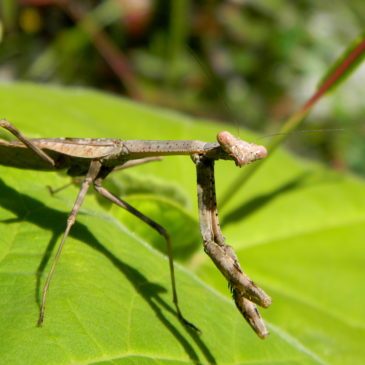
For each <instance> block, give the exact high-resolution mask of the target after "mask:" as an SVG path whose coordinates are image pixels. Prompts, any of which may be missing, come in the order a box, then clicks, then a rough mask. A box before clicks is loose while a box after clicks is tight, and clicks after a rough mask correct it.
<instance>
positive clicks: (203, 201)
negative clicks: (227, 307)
mask: <svg viewBox="0 0 365 365" xmlns="http://www.w3.org/2000/svg"><path fill="white" fill-rule="evenodd" d="M192 159H193V161H194V163H195V164H196V170H197V184H198V205H199V221H200V230H201V234H202V237H203V244H204V250H205V252H206V253H207V254H208V255H209V257H210V258H211V259H212V260H213V262H214V263H215V265H216V266H217V268H218V269H219V270H220V271H221V273H222V274H223V275H224V276H225V278H226V279H227V281H228V284H229V287H230V288H231V291H232V294H233V298H234V301H235V303H236V306H237V308H238V310H239V311H240V312H241V313H242V315H243V316H244V318H245V319H246V320H247V322H248V323H249V324H250V326H251V327H252V328H253V329H254V331H255V332H256V333H257V334H258V335H259V336H260V337H261V338H265V337H266V336H267V335H268V334H269V332H268V331H267V329H266V327H265V324H264V322H263V320H262V318H261V316H260V314H259V312H258V310H257V307H256V305H255V304H254V303H256V304H258V305H261V306H262V307H268V306H269V305H270V304H271V298H270V297H269V296H268V295H267V294H266V293H265V292H264V291H263V290H262V289H260V288H259V287H257V286H256V285H255V283H254V282H253V281H252V280H251V279H250V278H249V277H248V276H247V275H246V274H245V273H244V272H243V271H242V269H241V267H240V264H239V262H238V259H237V256H236V255H235V253H234V251H233V249H232V247H231V246H228V245H226V244H225V242H224V241H225V239H224V236H223V234H222V232H221V230H220V226H219V220H218V212H217V201H216V194H215V182H214V161H213V160H211V159H209V158H206V157H204V156H200V155H197V154H196V155H193V156H192Z"/></svg>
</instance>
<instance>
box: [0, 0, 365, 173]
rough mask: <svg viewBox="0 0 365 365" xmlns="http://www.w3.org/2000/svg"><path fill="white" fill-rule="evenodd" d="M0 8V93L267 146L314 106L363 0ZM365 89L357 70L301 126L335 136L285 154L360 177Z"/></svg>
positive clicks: (309, 136) (302, 136) (163, 0)
mask: <svg viewBox="0 0 365 365" xmlns="http://www.w3.org/2000/svg"><path fill="white" fill-rule="evenodd" d="M0 4H1V5H0V6H1V9H0V11H1V23H0V40H1V43H0V81H1V82H4V81H13V80H28V81H36V82H47V83H49V82H51V83H59V84H66V85H79V86H80V85H81V86H88V87H93V88H99V89H102V90H107V91H111V92H113V93H117V94H120V95H126V96H128V97H130V98H133V99H136V100H140V101H143V102H145V103H149V104H155V105H161V106H167V107H170V108H173V109H177V110H181V111H184V112H188V113H190V114H193V115H199V116H203V117H209V118H211V119H219V120H224V121H230V122H231V123H234V124H235V125H236V126H237V129H238V130H239V126H241V125H242V126H245V127H249V128H251V129H254V130H256V131H258V132H260V133H261V134H262V135H264V136H265V135H270V134H274V133H275V132H277V131H278V130H279V129H280V125H281V124H282V123H283V121H284V120H285V119H286V118H288V117H289V116H290V115H291V114H292V113H293V112H294V111H295V110H296V109H298V107H299V106H300V105H301V104H303V103H304V102H305V100H306V99H308V98H309V97H310V96H311V94H312V93H313V92H314V90H315V87H316V84H317V83H318V82H319V81H320V79H321V78H322V77H323V75H324V74H325V73H326V71H327V70H328V68H329V67H330V66H331V64H332V63H333V62H334V61H335V60H336V58H337V57H339V56H340V55H341V54H342V52H343V51H344V50H345V49H346V47H347V46H348V45H349V44H350V43H351V42H352V41H353V40H354V38H355V37H356V36H357V35H359V34H360V33H361V32H362V31H363V28H364V27H363V25H364V23H365V2H364V1H363V0H351V1H350V2H349V1H341V0H332V1H325V0H322V1H315V0H298V1H284V0H261V1H260V0H259V1H244V0H230V1H228V0H226V1H214V0H210V1H209V0H206V1H204V0H201V1H197V0H196V1H191V0H190V1H189V0H174V1H167V0H105V1H96V0H94V1H92V0H83V1H67V0H20V1H16V0H2V1H1V3H0ZM364 79H365V67H364V66H362V67H360V68H359V69H358V70H357V71H356V72H355V73H354V74H353V75H352V76H351V78H350V79H349V80H347V81H346V82H345V83H344V84H342V85H341V86H340V87H339V88H338V89H337V90H335V91H334V92H333V93H332V95H330V96H329V97H325V98H324V99H323V100H321V101H320V103H319V105H318V106H317V107H316V108H315V109H314V110H313V111H312V112H311V114H310V116H309V117H308V118H307V120H306V123H305V124H304V125H303V126H302V129H321V130H322V129H338V128H341V129H343V131H323V132H319V133H296V134H294V135H293V136H290V138H288V142H287V144H288V145H289V147H290V148H291V149H294V150H295V151H296V152H297V153H300V154H303V155H305V156H309V157H314V158H318V159H320V160H322V161H325V162H327V163H328V164H330V165H331V166H334V167H336V168H338V169H348V170H352V171H355V172H357V173H360V174H363V175H364V174H365V164H364V163H363V160H364V157H365V144H364V142H363V141H364V136H365V127H364V123H363V119H364V117H363V116H364V112H365V106H364V102H363V100H364V97H365V91H364V88H363V84H364ZM2 117H5V116H2ZM85 137H86V136H85ZM118 137H122V136H118ZM259 142H260V143H261V144H265V143H267V140H265V139H263V140H260V141H259Z"/></svg>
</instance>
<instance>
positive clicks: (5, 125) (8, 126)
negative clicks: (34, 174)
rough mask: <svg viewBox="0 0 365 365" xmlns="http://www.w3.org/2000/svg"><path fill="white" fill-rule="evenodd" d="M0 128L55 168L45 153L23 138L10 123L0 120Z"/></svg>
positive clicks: (53, 162)
mask: <svg viewBox="0 0 365 365" xmlns="http://www.w3.org/2000/svg"><path fill="white" fill-rule="evenodd" d="M0 127H2V128H4V129H6V130H7V131H9V132H10V133H11V134H12V135H14V136H15V137H16V138H18V139H19V141H21V142H23V143H24V144H25V145H26V146H27V147H28V148H29V149H31V150H32V151H34V152H35V153H36V154H37V155H38V156H39V157H40V158H42V159H43V160H44V161H46V162H48V163H49V164H50V165H51V166H55V165H56V163H55V161H54V160H53V159H52V158H51V157H50V156H48V155H47V154H46V153H45V152H43V151H42V150H41V149H40V148H39V147H37V146H36V145H35V144H34V143H33V142H32V141H31V140H30V139H28V138H27V137H25V136H23V134H22V133H21V132H20V131H19V130H18V129H17V128H15V127H14V126H13V125H12V124H11V123H10V122H8V121H7V120H5V119H2V120H0Z"/></svg>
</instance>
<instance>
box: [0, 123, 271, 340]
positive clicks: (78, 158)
mask: <svg viewBox="0 0 365 365" xmlns="http://www.w3.org/2000/svg"><path fill="white" fill-rule="evenodd" d="M0 127H2V128H4V129H6V130H7V131H9V132H10V133H11V134H13V135H14V136H15V137H16V138H17V139H18V140H14V141H10V142H9V141H5V140H2V139H0V164H1V165H5V166H11V167H16V168H20V169H32V170H41V171H57V170H67V173H68V175H70V176H71V177H80V176H82V177H83V180H82V185H81V188H80V191H79V193H78V195H77V198H76V201H75V203H74V205H73V208H72V211H71V213H70V214H69V216H68V219H67V224H66V229H65V231H64V233H63V236H62V239H61V242H60V244H59V246H58V249H57V252H56V254H55V257H54V259H53V262H52V264H51V268H50V270H49V273H48V276H47V279H46V282H45V285H44V288H43V294H42V302H41V308H40V313H39V318H38V326H41V325H42V324H43V321H44V316H45V308H46V301H47V294H48V292H49V287H50V283H51V280H52V277H53V274H54V272H55V269H56V266H57V263H58V261H59V258H60V255H61V252H62V249H63V247H64V244H65V241H66V239H67V236H68V235H69V232H70V230H71V227H72V226H73V225H74V223H75V221H76V217H77V214H78V212H79V210H80V207H81V205H82V203H83V201H84V198H85V196H86V193H87V191H88V189H89V188H90V186H91V185H93V187H94V189H95V190H96V191H97V192H98V193H99V194H100V195H101V196H103V197H105V198H106V199H108V200H110V201H111V202H112V203H114V204H116V205H117V206H119V207H121V208H123V209H125V210H127V211H128V212H130V213H131V214H133V215H134V216H136V217H137V218H139V219H140V220H142V221H143V222H144V223H146V224H148V225H149V226H150V227H151V228H152V229H154V230H155V231H156V232H158V233H159V234H160V235H161V236H162V237H163V238H164V240H165V242H166V248H167V254H168V262H169V270H170V278H171V287H172V296H173V303H174V305H175V309H176V314H177V317H178V318H179V320H180V321H181V322H182V323H183V324H184V325H186V326H187V327H189V328H192V329H193V330H195V331H197V332H201V331H200V330H199V328H198V327H196V326H195V325H194V324H193V323H191V322H189V321H188V320H187V319H185V317H184V316H183V314H182V311H181V309H180V306H179V302H178V295H177V288H176V283H175V271H174V261H173V252H172V244H171V239H170V236H169V234H168V232H167V230H166V229H165V228H164V227H162V226H161V225H159V224H158V223H156V222H155V221H153V220H152V219H151V218H149V217H147V216H145V215H144V214H143V213H141V212H140V211H138V210H137V209H135V208H134V207H132V206H131V205H130V204H128V203H127V202H126V201H124V200H122V199H121V198H119V197H117V196H116V195H114V194H112V193H111V192H109V191H108V190H107V189H105V188H104V187H103V186H102V183H103V181H104V180H105V178H106V177H107V176H109V175H110V174H111V173H112V172H113V171H117V170H120V169H123V168H127V167H131V166H134V165H138V164H143V163H146V162H150V161H154V160H156V159H160V158H161V156H168V155H189V156H190V157H191V159H192V161H193V163H194V164H195V166H196V171H197V191H198V209H199V222H200V231H201V235H202V238H203V246H204V251H205V252H206V253H207V254H208V256H209V257H210V258H211V259H212V261H213V262H214V264H215V266H216V267H217V268H218V269H219V271H220V272H221V273H222V274H223V275H224V277H225V278H226V280H227V281H228V284H229V287H230V289H231V292H232V296H233V299H234V302H235V304H236V307H237V308H238V310H239V311H240V313H241V314H242V315H243V316H244V318H245V319H246V320H247V322H248V323H249V325H250V326H251V327H252V329H253V330H254V331H255V332H256V334H257V335H258V336H259V337H260V338H265V337H266V336H267V335H268V334H269V332H268V331H267V329H266V326H265V323H264V321H263V320H262V318H261V316H260V313H259V311H258V309H257V306H256V305H259V306H261V307H264V308H267V307H269V306H270V304H271V298H270V297H269V296H268V295H267V294H266V293H265V292H264V291H263V290H262V289H261V288H259V287H258V286H257V285H256V284H255V283H254V282H253V281H252V280H251V279H250V278H249V277H248V276H247V275H246V274H245V273H244V272H243V270H242V268H241V266H240V263H239V261H238V258H237V256H236V255H235V253H234V251H233V248H232V247H231V246H229V245H227V244H226V243H225V238H224V236H223V234H222V232H221V229H220V226H219V219H218V210H217V201H216V193H215V182H214V162H215V161H216V160H219V159H222V160H233V161H234V162H235V164H236V165H237V166H239V167H242V166H245V165H247V164H249V163H251V162H254V161H256V160H259V159H262V158H264V157H265V156H266V155H267V151H266V149H265V147H263V146H260V145H255V144H251V143H248V142H245V141H243V140H241V139H239V138H237V137H234V136H233V135H232V134H231V133H229V132H226V131H222V132H220V133H218V135H217V142H214V143H206V142H202V141H198V140H174V141H167V140H161V141H148V140H127V141H124V140H121V139H106V138H105V139H100V138H98V139H92V138H39V139H28V138H26V137H25V136H24V135H23V134H22V133H21V132H20V131H19V130H18V129H17V128H16V127H15V126H14V125H12V124H11V123H10V122H8V121H7V120H0Z"/></svg>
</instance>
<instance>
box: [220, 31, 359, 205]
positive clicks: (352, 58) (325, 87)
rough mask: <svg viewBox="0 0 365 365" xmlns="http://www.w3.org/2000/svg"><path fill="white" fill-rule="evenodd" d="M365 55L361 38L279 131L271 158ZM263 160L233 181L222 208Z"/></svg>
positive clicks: (270, 151)
mask: <svg viewBox="0 0 365 365" xmlns="http://www.w3.org/2000/svg"><path fill="white" fill-rule="evenodd" d="M364 53H365V38H364V36H363V37H362V38H361V40H360V41H359V43H358V44H357V46H356V47H355V48H354V49H353V50H352V52H350V53H349V54H348V55H347V57H345V58H344V59H343V61H342V62H340V63H339V64H338V66H337V67H336V68H335V69H334V70H333V72H332V73H331V74H330V75H328V77H327V78H326V79H325V80H324V81H323V82H322V83H321V85H320V87H319V88H318V90H317V91H316V92H315V93H314V94H313V96H312V97H311V98H310V99H309V100H308V101H307V102H306V103H305V104H304V105H303V106H302V107H301V108H300V109H299V110H298V111H297V112H296V113H295V114H294V115H293V116H292V117H291V118H289V119H288V120H287V121H286V123H284V125H283V126H282V128H281V129H280V131H279V134H280V135H279V136H278V137H277V138H275V139H274V140H273V141H272V142H271V143H270V144H269V145H268V146H267V150H268V151H269V155H268V157H269V156H272V155H273V152H274V151H275V150H276V148H277V147H278V146H279V145H280V144H281V143H282V142H283V141H284V140H285V139H286V138H287V137H288V135H289V133H290V132H292V131H293V130H294V129H296V128H297V127H298V126H299V125H300V123H301V122H302V121H303V120H304V118H305V117H306V115H307V114H308V113H309V112H310V110H311V109H312V108H313V106H314V105H315V104H316V103H317V102H318V101H319V100H320V99H321V97H323V96H324V95H325V93H326V92H328V91H329V90H330V89H331V88H332V87H333V86H334V85H335V84H336V83H337V82H338V80H339V79H340V78H341V77H342V76H343V75H344V74H345V73H346V72H347V71H348V70H349V69H350V68H351V66H353V65H354V64H355V63H356V61H358V60H359V58H360V57H362V56H363V54H364ZM268 157H266V159H264V160H261V161H260V162H259V163H257V162H255V165H253V166H251V168H250V169H245V170H244V171H243V173H242V174H241V175H240V176H239V177H238V178H237V179H236V180H234V181H233V183H232V184H231V185H230V186H229V189H227V191H226V193H225V194H223V199H222V203H221V204H220V206H221V208H222V206H223V205H226V204H227V203H228V202H229V201H230V200H231V199H232V197H233V196H234V194H235V193H236V192H237V191H238V190H239V189H240V188H241V187H242V186H243V185H244V184H245V183H246V182H247V181H248V180H249V179H250V177H251V176H253V175H254V173H255V172H256V171H257V170H258V169H259V168H260V167H261V166H262V165H263V163H264V162H265V161H266V160H267V159H268Z"/></svg>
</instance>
